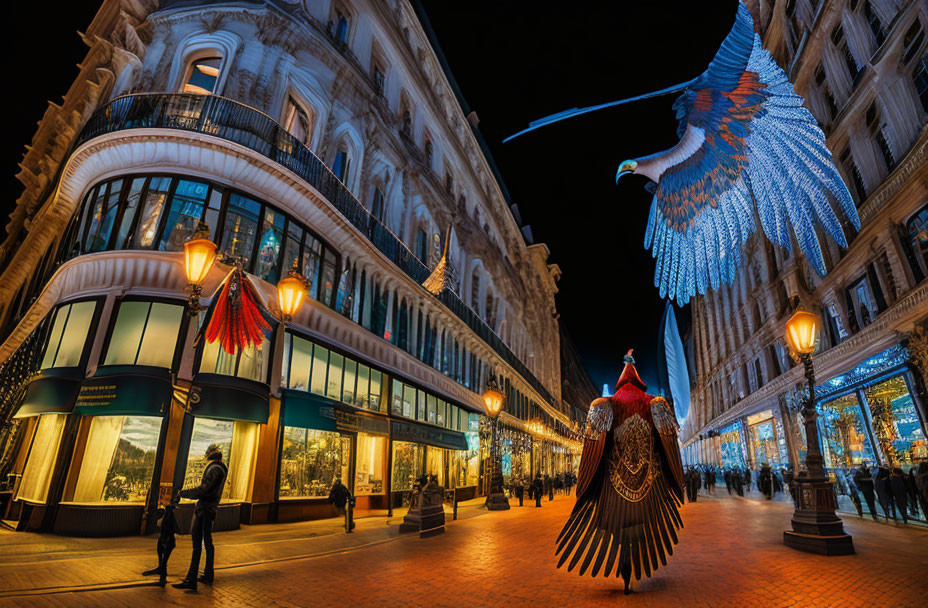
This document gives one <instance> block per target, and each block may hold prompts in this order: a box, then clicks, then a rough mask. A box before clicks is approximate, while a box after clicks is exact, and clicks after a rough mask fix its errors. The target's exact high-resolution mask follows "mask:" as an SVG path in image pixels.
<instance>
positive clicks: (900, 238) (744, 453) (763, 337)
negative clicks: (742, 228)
mask: <svg viewBox="0 0 928 608" xmlns="http://www.w3.org/2000/svg"><path fill="white" fill-rule="evenodd" d="M749 4H750V3H749ZM751 8H752V12H753V13H754V16H755V20H756V23H757V24H759V31H760V33H761V37H762V40H763V42H764V46H765V47H766V48H767V49H768V50H770V52H771V54H772V55H773V57H774V58H775V59H776V60H777V61H778V63H779V64H780V65H781V67H783V68H784V69H785V70H786V72H787V74H789V77H790V80H791V81H792V82H793V83H794V86H795V88H796V91H797V92H798V93H799V94H801V95H803V97H805V100H806V105H807V106H808V107H809V109H810V111H811V112H812V113H813V114H814V115H815V117H816V118H817V119H818V121H819V123H820V124H821V125H822V128H823V130H824V132H825V135H826V137H827V142H828V146H829V148H830V149H831V151H832V154H833V156H834V159H835V162H836V165H837V167H838V170H839V171H840V172H841V173H842V176H843V178H844V181H845V183H846V184H847V186H848V189H849V190H850V192H851V194H852V196H853V197H854V199H855V202H856V203H857V207H858V214H859V216H860V220H861V229H860V231H859V232H857V231H856V230H854V227H853V226H850V225H849V224H846V225H845V226H844V229H845V233H846V234H847V236H848V241H849V246H848V248H847V249H842V248H840V247H839V246H837V245H836V244H835V243H834V241H832V240H831V239H830V238H829V237H827V236H826V235H824V234H823V233H822V232H821V230H819V241H820V242H821V243H823V253H824V257H825V260H826V265H827V270H828V274H827V275H826V276H825V277H819V276H818V275H817V273H816V272H815V271H814V270H813V269H812V267H811V266H810V265H809V263H808V262H807V260H805V259H804V258H803V257H802V255H801V254H799V253H796V251H797V250H798V248H797V247H794V248H793V251H794V253H792V254H790V253H789V252H787V251H785V250H783V249H781V248H779V247H776V246H774V245H772V244H770V243H769V242H768V241H766V240H765V239H764V238H763V237H758V236H757V235H755V236H753V237H752V238H751V240H750V242H749V243H748V246H747V249H746V255H745V264H744V265H743V267H742V269H741V273H740V275H739V276H738V277H737V279H736V280H735V281H734V283H733V285H732V286H730V287H725V288H723V289H720V290H719V291H716V292H712V293H710V294H707V295H705V296H700V297H699V298H696V299H695V300H694V301H693V307H692V314H693V328H694V331H693V336H692V340H693V341H694V343H693V347H694V348H693V352H694V353H695V368H696V372H697V373H696V376H697V379H696V387H695V391H694V401H695V407H694V408H693V416H692V417H691V419H690V420H688V421H687V423H686V425H685V426H684V429H683V437H682V439H683V442H684V454H685V457H686V460H687V462H689V463H694V464H695V463H703V464H711V465H714V466H738V467H745V466H746V467H750V468H757V467H760V466H761V465H762V464H763V463H765V462H766V463H769V464H771V465H772V466H774V467H775V468H780V467H787V466H792V467H793V468H794V469H796V470H798V469H799V467H800V465H801V464H802V462H803V461H804V455H805V445H806V444H805V436H804V429H803V424H802V419H801V414H800V412H799V410H800V408H801V406H802V403H803V400H804V399H806V398H807V395H808V393H807V390H806V388H805V380H804V378H803V370H802V366H800V365H796V362H795V361H794V360H793V359H792V358H791V357H790V354H789V352H788V347H787V346H786V343H785V326H786V321H787V319H788V318H789V317H790V315H791V314H792V309H791V306H790V300H791V299H792V298H793V297H798V298H799V300H800V302H801V303H802V304H803V305H804V306H805V307H806V309H807V310H811V311H813V312H815V313H816V314H818V315H819V316H820V318H821V319H822V328H821V332H820V336H819V344H818V346H817V349H816V351H815V353H814V355H813V361H814V365H815V375H816V381H817V387H816V409H817V411H818V413H819V419H818V424H819V435H820V437H821V441H822V450H823V455H824V458H825V465H826V468H827V469H828V470H829V472H831V473H833V474H834V475H835V477H836V478H837V479H838V481H839V484H838V487H839V489H840V487H841V485H842V484H841V483H840V482H841V481H842V479H843V478H844V476H845V475H847V474H848V471H849V470H850V469H853V468H856V467H857V466H858V465H859V464H860V463H869V464H870V465H871V466H876V465H880V464H885V465H891V466H899V467H900V468H902V469H903V471H906V472H907V471H908V470H909V469H910V468H913V467H917V466H918V464H919V463H921V462H925V461H926V460H928V443H926V438H925V434H926V431H928V396H926V392H925V386H926V378H928V376H926V372H928V349H926V344H928V343H926V327H928V283H926V277H928V232H926V226H928V188H926V184H928V163H926V160H928V130H926V123H928V39H926V30H928V5H926V4H925V2H921V1H918V0H883V1H878V0H872V1H864V0H859V1H858V0H795V1H775V2H774V1H770V0H761V1H760V2H754V3H753V6H752V7H751ZM723 328H724V329H723ZM841 500H845V499H844V498H841ZM848 504H849V503H848Z"/></svg>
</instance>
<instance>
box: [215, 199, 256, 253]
mask: <svg viewBox="0 0 928 608" xmlns="http://www.w3.org/2000/svg"><path fill="white" fill-rule="evenodd" d="M260 217H261V204H260V203H257V202H255V201H253V200H251V199H249V198H246V197H244V196H242V195H240V194H237V193H234V192H233V193H232V194H230V195H229V204H228V206H227V207H226V217H225V222H224V224H223V230H222V242H221V243H220V244H219V249H220V251H222V253H224V254H226V255H229V256H233V257H238V258H241V259H242V264H243V265H244V266H245V267H246V268H248V267H249V261H250V260H251V255H252V251H253V250H254V246H255V238H256V236H257V232H258V219H259V218H260Z"/></svg>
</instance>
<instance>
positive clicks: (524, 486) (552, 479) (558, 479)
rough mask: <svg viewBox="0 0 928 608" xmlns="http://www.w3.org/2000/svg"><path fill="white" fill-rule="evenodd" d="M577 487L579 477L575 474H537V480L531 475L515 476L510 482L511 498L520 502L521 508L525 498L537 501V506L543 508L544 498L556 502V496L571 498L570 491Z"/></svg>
mask: <svg viewBox="0 0 928 608" xmlns="http://www.w3.org/2000/svg"><path fill="white" fill-rule="evenodd" d="M575 485H577V476H576V475H574V474H573V473H558V474H557V475H554V476H551V475H547V474H545V475H542V474H541V473H535V478H534V479H532V477H531V475H513V476H512V477H511V478H510V480H509V487H508V488H507V489H508V490H509V496H510V497H511V498H516V499H518V500H519V506H520V507H521V506H524V504H525V497H526V496H528V499H529V500H530V501H531V500H534V501H535V506H536V507H540V506H541V499H542V498H543V497H544V496H547V497H548V500H549V501H550V500H554V495H555V494H564V495H566V496H570V490H571V488H573V487H574V486H575Z"/></svg>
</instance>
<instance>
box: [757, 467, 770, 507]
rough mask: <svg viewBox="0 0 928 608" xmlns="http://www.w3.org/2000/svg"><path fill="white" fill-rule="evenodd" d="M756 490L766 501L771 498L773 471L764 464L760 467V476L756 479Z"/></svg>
mask: <svg viewBox="0 0 928 608" xmlns="http://www.w3.org/2000/svg"><path fill="white" fill-rule="evenodd" d="M757 489H759V490H760V491H761V492H763V494H764V496H765V497H766V498H767V500H771V499H772V498H773V471H771V470H770V465H769V464H767V463H766V462H765V463H764V464H763V465H762V466H761V467H760V475H758V477H757Z"/></svg>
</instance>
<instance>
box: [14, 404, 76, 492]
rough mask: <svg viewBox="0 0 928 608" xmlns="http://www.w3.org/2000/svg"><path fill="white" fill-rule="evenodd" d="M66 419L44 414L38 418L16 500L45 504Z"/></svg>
mask: <svg viewBox="0 0 928 608" xmlns="http://www.w3.org/2000/svg"><path fill="white" fill-rule="evenodd" d="M67 418H68V417H67V416H65V415H62V414H45V415H43V416H41V417H40V418H39V422H38V424H37V425H36V428H35V434H34V435H33V438H32V447H31V448H30V449H29V456H28V458H27V459H26V468H25V469H24V470H23V478H22V480H21V481H20V483H19V492H18V494H17V496H16V497H17V498H18V499H20V500H30V501H32V502H39V503H44V502H45V499H46V498H47V497H48V486H49V484H51V481H52V472H53V470H54V468H55V460H56V459H57V457H58V446H59V445H60V444H61V434H62V433H63V432H64V423H65V421H66V420H67Z"/></svg>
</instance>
